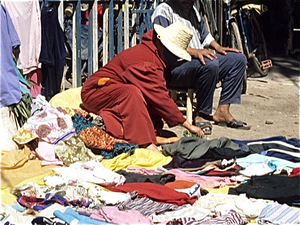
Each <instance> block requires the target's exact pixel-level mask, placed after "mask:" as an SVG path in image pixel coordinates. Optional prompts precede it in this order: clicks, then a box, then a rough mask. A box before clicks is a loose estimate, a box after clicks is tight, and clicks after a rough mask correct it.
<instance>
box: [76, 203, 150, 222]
mask: <svg viewBox="0 0 300 225" xmlns="http://www.w3.org/2000/svg"><path fill="white" fill-rule="evenodd" d="M78 213H79V214H82V215H86V216H90V217H91V219H95V220H99V221H106V222H110V223H115V224H120V225H131V224H136V225H138V224H143V225H147V224H153V223H152V221H151V220H150V219H149V218H147V217H145V216H144V215H143V214H141V213H140V212H139V211H137V210H129V211H121V210H119V209H118V208H117V207H115V206H104V207H102V208H101V209H100V210H92V211H87V210H85V209H83V208H80V209H79V211H78Z"/></svg>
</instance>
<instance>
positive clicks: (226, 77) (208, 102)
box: [166, 52, 247, 115]
mask: <svg viewBox="0 0 300 225" xmlns="http://www.w3.org/2000/svg"><path fill="white" fill-rule="evenodd" d="M217 58H218V59H213V60H212V61H211V60H209V59H207V58H205V62H206V64H205V65H202V63H201V62H200V60H199V59H192V61H190V62H188V61H178V62H177V64H176V65H175V67H174V68H173V69H171V70H170V71H168V72H167V73H166V80H167V86H168V87H176V88H184V89H186V88H193V89H195V90H196V98H197V111H198V112H200V113H203V114H205V115H209V114H211V113H212V106H213V97H214V91H215V88H216V84H217V83H218V82H219V81H222V92H221V97H220V102H219V104H222V105H223V104H240V103H241V89H242V83H243V77H244V73H245V70H246V65H247V58H246V56H245V55H244V54H242V53H234V52H227V55H222V54H217Z"/></svg>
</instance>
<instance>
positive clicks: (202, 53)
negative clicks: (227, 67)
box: [188, 48, 217, 65]
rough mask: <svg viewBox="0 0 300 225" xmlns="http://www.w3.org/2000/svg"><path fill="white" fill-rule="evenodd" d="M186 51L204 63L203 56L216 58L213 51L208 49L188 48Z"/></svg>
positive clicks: (211, 58)
mask: <svg viewBox="0 0 300 225" xmlns="http://www.w3.org/2000/svg"><path fill="white" fill-rule="evenodd" d="M188 52H189V53H190V55H191V56H192V57H193V58H198V59H199V60H200V62H201V63H202V64H203V65H205V61H204V58H208V59H209V60H213V58H215V59H217V56H216V54H215V53H213V52H212V51H210V50H208V49H191V48H189V49H188Z"/></svg>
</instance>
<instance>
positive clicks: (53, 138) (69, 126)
mask: <svg viewBox="0 0 300 225" xmlns="http://www.w3.org/2000/svg"><path fill="white" fill-rule="evenodd" d="M23 128H24V129H26V130H28V131H30V132H31V133H32V134H34V135H35V136H36V137H37V138H39V139H40V140H43V141H46V142H48V143H51V144H54V143H56V142H57V141H59V140H61V139H62V138H64V137H67V136H70V135H71V134H75V129H74V126H73V122H72V119H71V116H70V115H69V114H68V113H67V112H66V111H65V110H64V109H63V108H61V107H47V108H45V109H44V110H42V111H40V112H38V113H36V114H35V115H33V116H31V117H30V118H29V119H28V120H27V122H26V123H25V124H24V126H23Z"/></svg>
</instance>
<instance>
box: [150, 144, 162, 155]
mask: <svg viewBox="0 0 300 225" xmlns="http://www.w3.org/2000/svg"><path fill="white" fill-rule="evenodd" d="M146 149H148V150H150V151H154V152H158V153H161V151H160V150H159V149H158V148H157V146H156V145H155V144H150V145H148V146H147V147H146Z"/></svg>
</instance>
